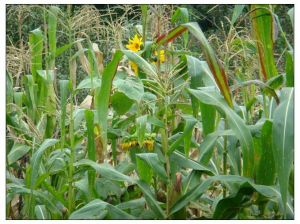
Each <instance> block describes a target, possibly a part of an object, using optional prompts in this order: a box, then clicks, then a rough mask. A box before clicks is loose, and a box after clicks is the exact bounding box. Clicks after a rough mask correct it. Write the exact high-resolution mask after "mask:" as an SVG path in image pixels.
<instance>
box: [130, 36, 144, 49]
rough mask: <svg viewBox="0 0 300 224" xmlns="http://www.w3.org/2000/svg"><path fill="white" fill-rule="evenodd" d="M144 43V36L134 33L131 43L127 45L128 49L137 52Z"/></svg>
mask: <svg viewBox="0 0 300 224" xmlns="http://www.w3.org/2000/svg"><path fill="white" fill-rule="evenodd" d="M142 44H143V38H142V37H141V38H139V37H138V35H137V34H136V35H134V37H133V39H129V44H127V45H126V47H127V49H129V50H132V51H134V52H137V51H139V50H141V45H142Z"/></svg>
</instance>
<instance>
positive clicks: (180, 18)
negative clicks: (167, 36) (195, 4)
mask: <svg viewBox="0 0 300 224" xmlns="http://www.w3.org/2000/svg"><path fill="white" fill-rule="evenodd" d="M171 22H172V23H176V22H179V23H188V22H189V11H188V9H187V8H182V7H178V8H177V9H176V11H175V12H174V14H173V15H172V18H171ZM182 36H183V42H184V47H185V48H186V47H187V44H188V41H189V34H188V32H184V33H183V34H182Z"/></svg>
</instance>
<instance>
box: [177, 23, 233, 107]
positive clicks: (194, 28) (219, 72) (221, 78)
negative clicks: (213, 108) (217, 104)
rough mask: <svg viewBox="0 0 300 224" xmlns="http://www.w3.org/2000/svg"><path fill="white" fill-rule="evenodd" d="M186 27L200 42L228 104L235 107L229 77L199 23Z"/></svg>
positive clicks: (186, 25) (185, 25)
mask: <svg viewBox="0 0 300 224" xmlns="http://www.w3.org/2000/svg"><path fill="white" fill-rule="evenodd" d="M183 26H184V27H186V28H188V30H189V31H190V32H191V33H192V34H193V35H194V36H195V37H196V38H197V39H198V40H199V42H200V47H201V49H202V51H203V53H204V56H205V59H206V61H207V63H208V65H209V68H210V70H211V72H212V74H213V76H214V78H215V81H216V83H217V85H218V87H219V89H220V91H221V93H222V95H223V96H224V98H225V100H226V102H227V103H228V105H229V106H230V107H232V106H233V103H232V99H231V92H230V89H229V85H228V80H227V75H226V73H225V70H224V68H223V66H222V64H221V62H220V61H219V59H218V58H217V56H216V55H215V53H214V50H213V49H212V47H211V46H210V44H209V42H208V41H207V39H206V37H205V36H204V34H203V32H202V30H201V28H200V27H199V25H198V24H197V23H187V24H184V25H183Z"/></svg>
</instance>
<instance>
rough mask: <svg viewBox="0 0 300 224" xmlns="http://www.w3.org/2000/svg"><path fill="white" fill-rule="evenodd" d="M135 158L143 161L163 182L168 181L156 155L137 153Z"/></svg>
mask: <svg viewBox="0 0 300 224" xmlns="http://www.w3.org/2000/svg"><path fill="white" fill-rule="evenodd" d="M136 156H137V158H139V159H141V160H143V161H145V162H146V163H147V164H148V165H149V166H150V167H151V169H152V170H153V171H154V173H156V174H157V175H158V176H159V177H160V178H161V179H162V180H163V181H166V180H167V179H168V177H167V173H166V170H165V168H164V166H163V164H162V163H161V162H160V160H159V158H158V155H157V154H156V153H138V154H136Z"/></svg>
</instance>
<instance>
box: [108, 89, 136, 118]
mask: <svg viewBox="0 0 300 224" xmlns="http://www.w3.org/2000/svg"><path fill="white" fill-rule="evenodd" d="M133 103H134V101H133V100H131V99H130V98H128V97H127V96H126V95H125V94H124V93H122V92H118V91H116V92H114V94H113V95H112V97H111V105H112V107H113V108H114V110H115V111H116V112H117V114H118V115H123V114H125V113H126V112H127V111H128V110H129V109H130V108H131V106H132V105H133Z"/></svg>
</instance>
